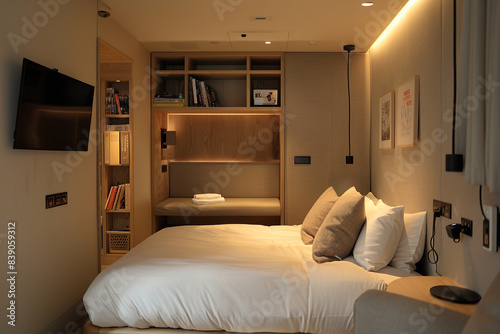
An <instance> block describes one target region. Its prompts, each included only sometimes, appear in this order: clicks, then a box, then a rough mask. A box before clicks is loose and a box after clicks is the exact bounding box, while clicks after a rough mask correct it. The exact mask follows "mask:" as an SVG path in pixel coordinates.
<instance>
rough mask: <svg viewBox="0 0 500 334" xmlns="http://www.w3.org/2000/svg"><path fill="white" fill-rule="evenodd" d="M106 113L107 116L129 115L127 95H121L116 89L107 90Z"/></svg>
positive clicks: (109, 88)
mask: <svg viewBox="0 0 500 334" xmlns="http://www.w3.org/2000/svg"><path fill="white" fill-rule="evenodd" d="M104 101H105V108H104V113H105V114H106V115H128V114H129V97H128V95H126V94H122V95H120V93H119V92H118V90H117V89H115V88H114V87H108V88H106V97H105V99H104Z"/></svg>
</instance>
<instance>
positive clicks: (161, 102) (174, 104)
mask: <svg viewBox="0 0 500 334" xmlns="http://www.w3.org/2000/svg"><path fill="white" fill-rule="evenodd" d="M153 106H154V107H171V108H180V107H184V95H183V94H156V95H155V99H154V101H153Z"/></svg>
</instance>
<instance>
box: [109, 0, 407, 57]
mask: <svg viewBox="0 0 500 334" xmlns="http://www.w3.org/2000/svg"><path fill="white" fill-rule="evenodd" d="M102 1H103V2H104V4H105V6H107V7H109V11H110V13H111V17H110V18H106V19H105V20H110V19H112V20H115V21H116V22H117V23H118V24H119V25H120V26H122V27H123V28H124V29H125V30H127V31H128V32H129V33H131V34H132V35H133V36H134V37H135V38H136V39H137V40H138V41H139V42H141V43H142V44H143V45H144V46H145V47H146V48H147V49H149V50H150V51H182V52H185V51H188V52H189V51H194V52H196V51H203V52H209V51H221V52H226V51H283V52H285V51H286V52H342V47H343V45H345V44H355V45H356V51H355V52H365V51H367V50H368V49H369V47H370V46H371V45H372V43H373V42H374V41H375V40H376V39H377V37H378V36H379V35H380V33H381V32H382V31H383V30H384V29H385V27H386V26H387V25H388V24H389V23H390V21H391V20H392V19H393V18H394V16H395V15H396V14H397V12H399V10H400V9H401V8H402V7H403V6H404V5H405V4H406V2H408V0H373V3H374V5H373V6H371V7H363V6H361V3H362V2H363V1H362V0H309V1H306V0H267V1H265V0H141V1H138V0H102ZM256 17H258V18H262V17H267V18H268V19H266V20H260V19H255V18H256ZM241 34H246V37H242V36H241ZM265 41H271V44H270V45H266V44H264V42H265Z"/></svg>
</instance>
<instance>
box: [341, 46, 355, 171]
mask: <svg viewBox="0 0 500 334" xmlns="http://www.w3.org/2000/svg"><path fill="white" fill-rule="evenodd" d="M355 48H356V47H355V46H354V45H352V44H347V45H344V51H347V98H348V100H349V155H347V156H346V157H345V163H346V164H347V165H352V164H353V163H354V157H353V156H352V155H351V82H350V75H349V74H350V73H349V65H350V62H351V61H350V60H351V59H350V55H351V51H354V49H355Z"/></svg>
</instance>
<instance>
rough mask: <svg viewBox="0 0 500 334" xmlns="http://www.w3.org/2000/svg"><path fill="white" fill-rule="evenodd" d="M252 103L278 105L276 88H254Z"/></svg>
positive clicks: (256, 104)
mask: <svg viewBox="0 0 500 334" xmlns="http://www.w3.org/2000/svg"><path fill="white" fill-rule="evenodd" d="M253 104H254V105H255V106H277V105H278V90H277V89H254V90H253Z"/></svg>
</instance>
